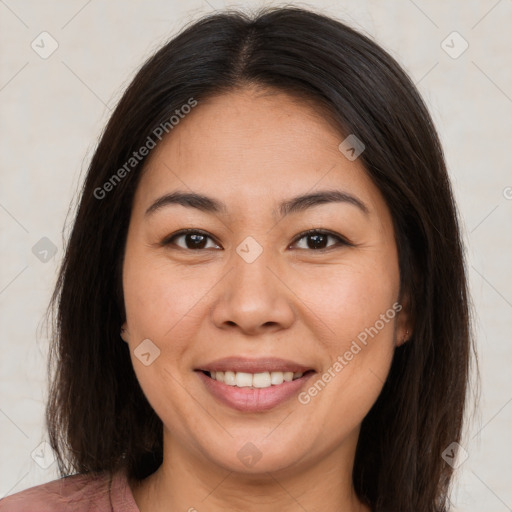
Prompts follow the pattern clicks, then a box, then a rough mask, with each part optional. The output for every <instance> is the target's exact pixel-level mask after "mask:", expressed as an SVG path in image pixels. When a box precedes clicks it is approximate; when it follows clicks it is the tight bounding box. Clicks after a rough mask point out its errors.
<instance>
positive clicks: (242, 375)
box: [210, 371, 303, 388]
mask: <svg viewBox="0 0 512 512" xmlns="http://www.w3.org/2000/svg"><path fill="white" fill-rule="evenodd" d="M302 375H303V373H302V372H295V373H294V372H262V373H247V372H229V371H228V372H210V376H211V378H212V379H214V380H218V381H219V382H223V383H224V384H227V385H228V386H237V387H239V388H246V387H254V388H269V387H270V386H279V385H280V384H282V383H283V382H291V381H292V380H295V379H299V378H300V377H302Z"/></svg>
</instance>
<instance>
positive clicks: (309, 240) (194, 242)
mask: <svg viewBox="0 0 512 512" xmlns="http://www.w3.org/2000/svg"><path fill="white" fill-rule="evenodd" d="M329 238H330V239H333V240H335V241H337V243H334V244H330V245H327V242H328V240H329ZM180 239H183V243H184V245H180V244H179V243H176V241H177V240H180ZM208 239H210V240H211V241H213V238H212V237H211V236H210V235H208V234H207V233H205V232H204V231H201V230H198V229H183V230H181V231H179V232H178V233H174V234H173V235H170V236H168V237H167V238H165V239H164V240H163V241H162V242H161V245H162V246H166V245H177V246H178V247H180V248H181V249H188V250H192V251H194V250H201V249H211V248H220V246H219V245H217V244H215V243H214V244H213V247H212V246H210V247H208ZM303 239H304V240H305V247H299V249H306V250H307V249H309V250H314V251H322V250H326V249H329V248H331V247H333V246H336V245H337V246H343V245H348V246H352V244H351V243H350V242H349V241H348V240H346V239H345V238H344V237H342V236H341V235H338V234H336V233H332V232H330V231H326V230H320V229H310V230H308V231H304V232H303V233H301V234H300V235H299V236H298V237H296V238H295V241H294V242H293V244H292V245H296V244H297V243H298V242H300V241H301V240H303Z"/></svg>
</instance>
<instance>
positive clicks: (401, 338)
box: [395, 294, 414, 347]
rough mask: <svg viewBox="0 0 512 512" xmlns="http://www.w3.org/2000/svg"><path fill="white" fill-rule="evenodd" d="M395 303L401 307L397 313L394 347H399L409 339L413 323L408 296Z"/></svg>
mask: <svg viewBox="0 0 512 512" xmlns="http://www.w3.org/2000/svg"><path fill="white" fill-rule="evenodd" d="M397 303H398V304H399V305H400V306H401V309H400V310H399V311H398V314H397V320H396V325H395V340H396V341H395V345H396V346H397V347H400V346H402V345H403V344H404V343H407V341H409V340H410V339H411V336H412V333H413V330H414V322H413V318H412V313H411V302H410V300H409V295H408V294H404V296H403V297H402V299H401V300H399V301H397ZM397 309H398V307H397Z"/></svg>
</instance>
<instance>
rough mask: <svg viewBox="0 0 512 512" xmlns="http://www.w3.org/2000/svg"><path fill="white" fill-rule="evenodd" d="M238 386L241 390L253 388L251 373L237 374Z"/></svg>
mask: <svg viewBox="0 0 512 512" xmlns="http://www.w3.org/2000/svg"><path fill="white" fill-rule="evenodd" d="M236 385H237V386H238V387H239V388H243V387H246V386H252V375H251V374H250V373H244V372H236Z"/></svg>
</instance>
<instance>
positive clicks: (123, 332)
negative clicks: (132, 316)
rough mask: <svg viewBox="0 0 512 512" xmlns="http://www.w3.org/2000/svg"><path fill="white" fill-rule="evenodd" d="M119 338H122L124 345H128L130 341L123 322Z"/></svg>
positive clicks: (125, 324)
mask: <svg viewBox="0 0 512 512" xmlns="http://www.w3.org/2000/svg"><path fill="white" fill-rule="evenodd" d="M121 338H123V340H124V341H126V343H128V341H129V340H130V337H129V334H128V327H127V323H126V322H124V323H123V325H122V326H121Z"/></svg>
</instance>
